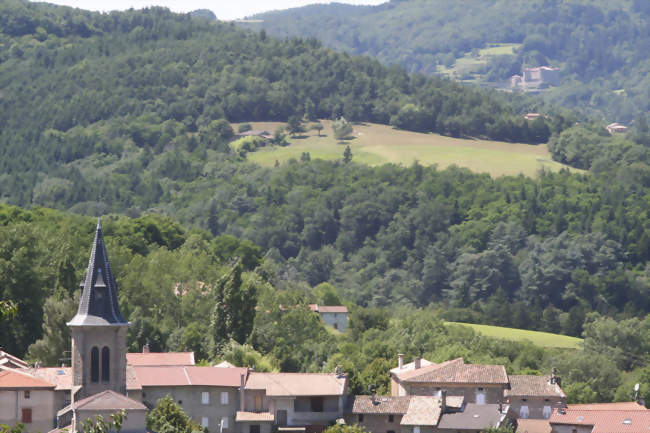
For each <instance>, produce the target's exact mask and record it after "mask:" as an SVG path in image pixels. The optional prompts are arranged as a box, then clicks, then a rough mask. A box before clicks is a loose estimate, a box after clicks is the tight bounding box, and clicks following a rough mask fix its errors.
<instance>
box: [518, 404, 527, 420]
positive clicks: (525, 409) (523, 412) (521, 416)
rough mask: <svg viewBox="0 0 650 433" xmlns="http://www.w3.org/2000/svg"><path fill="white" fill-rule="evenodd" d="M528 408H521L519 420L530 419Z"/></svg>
mask: <svg viewBox="0 0 650 433" xmlns="http://www.w3.org/2000/svg"><path fill="white" fill-rule="evenodd" d="M528 414H529V412H528V406H522V407H520V408H519V418H524V419H526V418H528Z"/></svg>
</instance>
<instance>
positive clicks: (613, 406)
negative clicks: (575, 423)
mask: <svg viewBox="0 0 650 433" xmlns="http://www.w3.org/2000/svg"><path fill="white" fill-rule="evenodd" d="M567 409H570V410H648V409H646V407H645V406H643V405H640V404H639V403H637V402H636V401H622V402H618V403H588V404H570V405H568V407H567Z"/></svg>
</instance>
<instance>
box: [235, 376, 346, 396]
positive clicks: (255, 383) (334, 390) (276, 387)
mask: <svg viewBox="0 0 650 433" xmlns="http://www.w3.org/2000/svg"><path fill="white" fill-rule="evenodd" d="M345 387H346V378H345V376H339V375H336V374H329V373H256V372H252V373H251V374H250V375H249V376H248V381H247V382H246V389H263V390H265V391H266V395H268V396H276V397H279V396H310V395H343V394H344V393H345Z"/></svg>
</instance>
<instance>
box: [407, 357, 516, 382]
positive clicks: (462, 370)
mask: <svg viewBox="0 0 650 433" xmlns="http://www.w3.org/2000/svg"><path fill="white" fill-rule="evenodd" d="M395 374H396V376H397V377H398V378H399V379H400V380H401V381H404V382H409V383H445V384H452V383H456V384H458V383H472V384H507V383H508V376H507V375H506V369H505V367H504V366H503V365H483V364H465V361H463V358H458V359H454V360H451V361H446V362H443V363H442V364H433V365H429V366H426V367H421V368H418V369H417V370H415V369H414V370H409V371H405V372H403V373H395Z"/></svg>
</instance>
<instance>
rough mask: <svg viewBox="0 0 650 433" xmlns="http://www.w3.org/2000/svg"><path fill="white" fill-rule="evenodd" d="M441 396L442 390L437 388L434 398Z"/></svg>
mask: <svg viewBox="0 0 650 433" xmlns="http://www.w3.org/2000/svg"><path fill="white" fill-rule="evenodd" d="M441 395H442V389H440V388H436V389H435V390H434V391H433V396H434V397H440V396H441Z"/></svg>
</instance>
